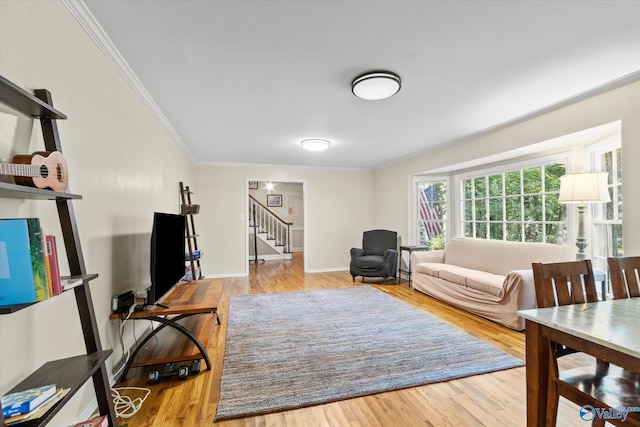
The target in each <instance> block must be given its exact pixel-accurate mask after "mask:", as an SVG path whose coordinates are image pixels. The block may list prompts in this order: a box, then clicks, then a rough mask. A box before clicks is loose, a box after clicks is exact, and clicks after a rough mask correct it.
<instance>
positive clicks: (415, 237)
mask: <svg viewBox="0 0 640 427" xmlns="http://www.w3.org/2000/svg"><path fill="white" fill-rule="evenodd" d="M441 182H444V183H445V185H446V187H447V198H446V202H445V206H446V213H445V216H444V218H443V221H442V226H443V228H444V237H445V241H448V240H449V238H450V236H449V235H450V232H449V230H451V200H453V199H452V197H451V190H452V188H451V178H450V177H449V176H448V175H414V176H412V177H411V187H410V188H411V195H410V197H411V206H412V208H411V214H410V215H409V216H410V218H409V230H411V238H410V241H409V242H408V244H410V245H417V244H418V243H419V241H420V227H418V184H439V183H441Z"/></svg>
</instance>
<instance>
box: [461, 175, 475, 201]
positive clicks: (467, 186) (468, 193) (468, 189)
mask: <svg viewBox="0 0 640 427" xmlns="http://www.w3.org/2000/svg"><path fill="white" fill-rule="evenodd" d="M463 185H464V198H465V199H470V198H472V197H473V185H472V183H471V180H470V179H465V180H464V184H463Z"/></svg>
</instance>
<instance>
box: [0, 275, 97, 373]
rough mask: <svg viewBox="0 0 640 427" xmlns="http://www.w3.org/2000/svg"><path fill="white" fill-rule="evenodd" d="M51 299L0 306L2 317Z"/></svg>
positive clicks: (91, 278) (87, 278)
mask: <svg viewBox="0 0 640 427" xmlns="http://www.w3.org/2000/svg"><path fill="white" fill-rule="evenodd" d="M97 277H98V275H97V274H87V275H86V276H85V277H84V281H86V282H89V281H91V280H93V279H95V278H97ZM69 278H70V277H61V279H63V280H66V279H69ZM74 278H77V279H78V280H83V279H82V277H81V276H78V277H74ZM78 286H80V285H78ZM71 289H73V288H70V289H66V290H64V291H63V293H64V292H68V291H70V290H71ZM56 296H58V295H56ZM51 298H55V296H53V297H51ZM51 298H48V299H46V300H44V301H37V302H30V303H26V304H11V305H0V315H3V314H11V313H15V312H17V311H20V310H23V309H25V308H27V307H31V306H32V305H36V304H38V303H41V302H45V301H49V300H50V299H51ZM45 385H46V384H45Z"/></svg>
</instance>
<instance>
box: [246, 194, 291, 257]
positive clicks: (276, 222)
mask: <svg viewBox="0 0 640 427" xmlns="http://www.w3.org/2000/svg"><path fill="white" fill-rule="evenodd" d="M254 218H255V225H256V226H255V230H256V233H257V237H258V240H260V241H262V242H264V243H265V244H267V245H268V246H269V247H271V248H272V249H273V251H274V254H273V255H268V256H265V255H263V254H258V255H259V256H260V257H261V258H266V257H268V258H269V259H291V258H292V255H293V254H292V252H291V225H292V224H291V223H290V222H286V221H284V220H283V219H282V218H280V217H279V216H278V215H276V214H275V213H273V212H272V211H271V210H269V208H267V207H266V206H265V205H263V204H262V203H260V202H259V201H258V200H256V199H255V198H254V197H253V196H251V195H250V196H249V236H250V237H251V238H253V233H254V222H253V221H254Z"/></svg>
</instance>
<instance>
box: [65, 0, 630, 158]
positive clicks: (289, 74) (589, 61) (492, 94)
mask: <svg viewBox="0 0 640 427" xmlns="http://www.w3.org/2000/svg"><path fill="white" fill-rule="evenodd" d="M66 4H67V5H68V6H69V8H70V9H72V10H74V9H75V10H76V16H78V17H79V20H80V21H81V22H82V23H83V25H85V28H87V29H89V32H90V33H93V36H94V38H95V39H96V40H97V41H98V43H99V44H100V45H101V47H102V48H103V49H104V50H105V52H106V53H107V55H108V56H110V57H111V58H112V60H113V61H114V63H115V64H116V66H118V67H119V68H120V69H121V70H122V71H123V73H124V74H125V75H127V74H128V79H129V81H130V82H131V84H132V85H133V86H134V88H136V90H138V91H139V92H140V93H141V96H143V100H145V102H147V104H148V105H149V106H150V108H151V109H152V111H154V112H155V114H156V115H157V116H159V117H160V118H161V119H162V120H163V121H164V124H165V125H166V126H167V127H168V128H169V130H170V131H171V132H172V134H173V135H174V137H175V139H176V140H177V142H178V143H179V144H181V145H182V146H183V148H184V149H185V151H186V152H187V154H188V155H189V157H190V158H191V159H192V160H193V161H194V162H196V163H216V164H221V163H240V164H252V163H259V164H270V165H302V166H323V167H349V168H378V167H381V166H383V165H386V164H389V163H391V162H394V161H396V160H398V159H401V158H404V157H406V156H410V155H412V154H415V153H418V152H422V151H425V150H428V149H430V148H432V147H434V146H438V145H441V144H446V143H450V142H451V141H455V140H459V139H462V138H464V137H466V136H469V135H471V134H475V133H478V132H482V131H484V130H486V129H489V128H492V127H495V126H499V125H501V124H504V123H507V122H509V121H512V120H514V119H517V118H520V117H522V116H525V115H528V114H531V113H533V112H535V111H538V110H540V109H544V108H547V107H549V106H552V105H554V104H557V103H559V102H562V101H565V100H567V99H568V98H571V97H574V96H577V95H581V94H584V93H585V92H587V91H590V90H592V89H594V88H598V87H601V86H602V85H606V84H609V83H610V82H613V81H615V80H618V79H621V78H624V77H625V76H626V77H627V78H628V77H629V75H630V74H633V76H632V79H635V78H636V77H639V76H640V73H638V71H639V70H640V1H576V0H573V1H473V0H467V1H400V0H396V1H366V0H357V1H351V0H349V1H347V0H342V1H331V0H325V1H311V0H308V1H304V0H299V1H280V0H269V1H266V0H265V1H257V0H256V1H241V0H233V1H221V0H197V1H188V0H144V1H142V0H135V1H133V0H129V1H114V0H84V4H83V3H82V2H79V3H78V2H75V1H72V0H66ZM78 11H80V12H78ZM93 19H95V21H97V24H96V22H95V21H93ZM102 32H104V34H102ZM105 36H106V37H105ZM375 69H386V70H390V71H393V72H395V73H397V74H399V75H400V76H401V78H402V89H401V90H400V92H398V94H396V95H395V96H393V97H391V98H389V99H387V100H383V101H364V100H361V99H358V98H356V97H354V96H353V95H352V93H351V81H352V79H353V78H354V77H356V76H357V75H358V74H361V73H362V72H365V71H369V70H375ZM145 91H146V93H145ZM305 138H324V139H329V140H331V142H332V145H331V148H330V149H329V150H327V151H325V152H321V153H311V152H307V151H304V150H303V149H302V148H301V147H300V140H302V139H305Z"/></svg>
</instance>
